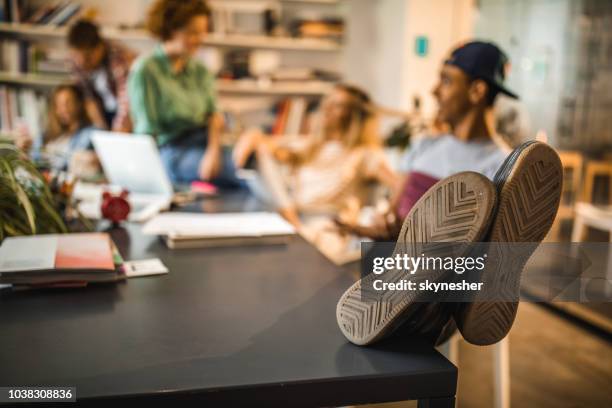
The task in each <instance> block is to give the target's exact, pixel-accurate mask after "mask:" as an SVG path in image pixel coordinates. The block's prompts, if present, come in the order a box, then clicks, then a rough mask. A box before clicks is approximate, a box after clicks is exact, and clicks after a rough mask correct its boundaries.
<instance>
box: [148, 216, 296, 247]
mask: <svg viewBox="0 0 612 408" xmlns="http://www.w3.org/2000/svg"><path fill="white" fill-rule="evenodd" d="M143 232H144V233H145V234H148V235H160V236H162V238H163V239H164V241H165V242H166V245H168V247H169V248H173V249H175V248H176V249H178V248H205V247H219V246H236V245H271V244H283V243H286V242H287V240H288V239H289V238H290V237H292V236H293V235H295V229H294V228H293V226H292V225H291V224H289V223H288V222H287V221H285V220H284V219H283V218H282V217H281V216H279V215H278V214H276V213H269V212H254V213H220V214H196V213H163V214H159V215H157V216H155V217H154V218H153V219H152V220H150V221H149V222H148V223H147V224H145V226H144V227H143Z"/></svg>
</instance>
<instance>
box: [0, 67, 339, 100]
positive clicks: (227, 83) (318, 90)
mask: <svg viewBox="0 0 612 408" xmlns="http://www.w3.org/2000/svg"><path fill="white" fill-rule="evenodd" d="M66 82H70V77H69V76H68V75H48V74H35V73H20V72H6V71H0V83H7V84H13V85H20V86H37V87H54V86H57V85H60V84H62V83H66ZM332 87H333V85H331V84H329V83H327V82H323V81H308V82H298V81H295V82H277V83H274V82H272V83H269V84H261V83H259V82H257V81H255V80H242V79H241V80H235V81H234V80H224V79H219V80H217V91H218V92H219V93H220V94H231V95H247V96H248V95H253V96H292V95H296V96H320V95H324V94H326V93H327V92H329V91H330V90H331V89H332Z"/></svg>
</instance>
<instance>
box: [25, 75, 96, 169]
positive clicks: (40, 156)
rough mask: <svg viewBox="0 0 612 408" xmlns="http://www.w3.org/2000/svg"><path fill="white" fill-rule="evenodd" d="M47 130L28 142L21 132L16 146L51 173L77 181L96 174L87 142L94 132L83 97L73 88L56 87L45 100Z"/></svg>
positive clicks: (94, 158) (93, 160)
mask: <svg viewBox="0 0 612 408" xmlns="http://www.w3.org/2000/svg"><path fill="white" fill-rule="evenodd" d="M49 102H50V103H49V111H48V118H47V130H46V131H45V132H44V134H43V135H41V136H40V137H37V138H36V139H34V140H32V138H31V137H30V136H29V135H28V134H27V133H21V134H20V136H19V137H18V139H17V141H16V144H17V146H18V147H19V148H21V149H23V150H24V151H28V150H30V147H31V150H32V151H31V156H32V158H33V159H34V160H35V161H36V162H38V163H41V164H45V165H48V166H49V168H50V169H51V170H56V171H68V172H70V173H72V174H74V175H76V176H79V177H81V178H91V177H94V176H96V175H98V174H100V172H101V170H100V164H99V162H98V159H97V157H96V154H95V153H94V151H93V145H92V143H91V136H92V131H93V130H94V129H95V128H94V127H93V126H92V125H91V121H90V119H89V117H88V116H87V113H86V112H85V96H84V95H83V92H82V90H81V89H80V88H79V87H77V86H75V85H60V86H58V87H57V88H55V89H54V90H53V92H52V93H51V96H50V100H49Z"/></svg>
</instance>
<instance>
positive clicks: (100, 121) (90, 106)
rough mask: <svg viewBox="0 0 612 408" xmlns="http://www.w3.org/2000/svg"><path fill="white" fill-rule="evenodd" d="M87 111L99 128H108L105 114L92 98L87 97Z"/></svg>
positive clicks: (90, 118) (92, 121)
mask: <svg viewBox="0 0 612 408" xmlns="http://www.w3.org/2000/svg"><path fill="white" fill-rule="evenodd" d="M85 113H87V117H89V120H91V123H92V124H93V125H94V126H95V127H97V128H99V129H108V125H107V124H106V120H105V119H104V115H103V114H102V112H100V108H99V107H98V104H97V103H96V101H95V100H93V99H92V98H87V99H85Z"/></svg>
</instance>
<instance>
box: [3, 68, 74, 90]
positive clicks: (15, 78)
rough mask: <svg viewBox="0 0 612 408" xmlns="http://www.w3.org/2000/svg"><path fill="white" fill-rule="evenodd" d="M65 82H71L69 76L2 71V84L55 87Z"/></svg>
mask: <svg viewBox="0 0 612 408" xmlns="http://www.w3.org/2000/svg"><path fill="white" fill-rule="evenodd" d="M65 82H70V77H69V76H68V75H49V74H36V73H27V74H25V73H21V72H6V71H0V84H13V85H30V86H43V87H53V86H57V85H59V84H62V83H65Z"/></svg>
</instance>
